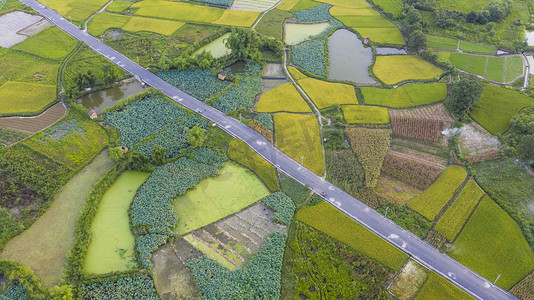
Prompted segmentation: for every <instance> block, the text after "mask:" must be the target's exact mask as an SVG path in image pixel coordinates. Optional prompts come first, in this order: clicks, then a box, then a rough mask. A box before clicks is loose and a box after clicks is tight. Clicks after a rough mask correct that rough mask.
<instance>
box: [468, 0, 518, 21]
mask: <svg viewBox="0 0 534 300" xmlns="http://www.w3.org/2000/svg"><path fill="white" fill-rule="evenodd" d="M511 10H512V1H510V0H495V1H492V2H490V3H489V5H488V10H482V11H470V12H469V13H468V14H467V16H466V17H465V20H466V21H467V22H468V23H478V24H482V25H484V24H487V23H489V22H498V21H500V20H502V19H504V18H506V17H507V16H508V15H509V14H510V12H511Z"/></svg>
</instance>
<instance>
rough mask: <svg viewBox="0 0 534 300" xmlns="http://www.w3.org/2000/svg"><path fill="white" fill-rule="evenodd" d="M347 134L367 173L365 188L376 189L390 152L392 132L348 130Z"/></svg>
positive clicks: (364, 129) (361, 129) (382, 130)
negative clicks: (383, 164)
mask: <svg viewBox="0 0 534 300" xmlns="http://www.w3.org/2000/svg"><path fill="white" fill-rule="evenodd" d="M345 134H346V136H347V139H348V140H349V143H350V146H351V148H352V151H353V152H354V153H355V154H356V156H357V157H358V161H359V162H360V163H361V165H362V167H363V170H364V171H365V186H366V187H375V186H376V184H377V183H378V177H380V169H381V168H382V163H383V162H384V158H385V157H386V154H387V152H388V150H389V146H390V139H391V138H390V137H391V130H387V129H368V128H347V129H346V130H345Z"/></svg>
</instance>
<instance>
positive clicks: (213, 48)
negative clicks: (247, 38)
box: [193, 33, 231, 58]
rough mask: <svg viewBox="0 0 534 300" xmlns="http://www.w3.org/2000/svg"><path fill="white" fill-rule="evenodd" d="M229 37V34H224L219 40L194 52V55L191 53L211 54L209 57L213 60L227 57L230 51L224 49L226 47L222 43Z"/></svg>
mask: <svg viewBox="0 0 534 300" xmlns="http://www.w3.org/2000/svg"><path fill="white" fill-rule="evenodd" d="M229 37H230V33H226V34H224V35H222V36H221V37H220V38H218V39H216V40H214V41H213V42H211V43H209V44H207V45H206V46H204V47H202V48H200V49H198V50H197V51H195V53H193V55H197V54H200V53H201V52H202V51H206V52H211V55H212V56H213V58H221V57H223V56H225V55H228V54H230V53H231V50H230V49H228V48H226V45H225V44H224V42H225V40H226V39H227V38H229Z"/></svg>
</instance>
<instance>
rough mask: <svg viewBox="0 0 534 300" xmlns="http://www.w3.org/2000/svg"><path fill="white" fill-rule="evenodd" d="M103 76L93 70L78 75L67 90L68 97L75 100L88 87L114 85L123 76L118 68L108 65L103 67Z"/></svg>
mask: <svg viewBox="0 0 534 300" xmlns="http://www.w3.org/2000/svg"><path fill="white" fill-rule="evenodd" d="M102 74H103V75H101V77H100V76H99V75H97V74H96V73H94V72H93V71H92V70H88V71H86V72H80V73H78V74H76V76H75V77H74V78H73V80H72V82H71V83H70V84H69V85H68V86H67V88H66V89H65V92H66V94H67V97H68V98H71V99H72V98H75V97H76V96H77V95H78V93H79V92H80V91H82V90H83V89H85V88H86V87H93V86H95V85H99V84H112V83H114V82H116V81H117V80H119V78H120V76H121V74H120V71H119V69H118V68H117V67H115V66H113V65H108V64H107V65H104V66H103V67H102Z"/></svg>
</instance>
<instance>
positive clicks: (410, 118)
mask: <svg viewBox="0 0 534 300" xmlns="http://www.w3.org/2000/svg"><path fill="white" fill-rule="evenodd" d="M389 115H390V117H391V125H392V127H393V134H394V135H396V136H401V137H406V138H412V139H420V140H424V141H429V142H437V141H438V139H439V137H440V136H441V132H442V131H443V130H444V129H445V128H449V127H451V126H452V124H453V120H452V119H451V117H450V116H449V114H448V112H447V110H446V109H445V107H444V106H443V105H442V104H438V105H433V106H427V107H422V108H416V109H411V110H390V111H389Z"/></svg>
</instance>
